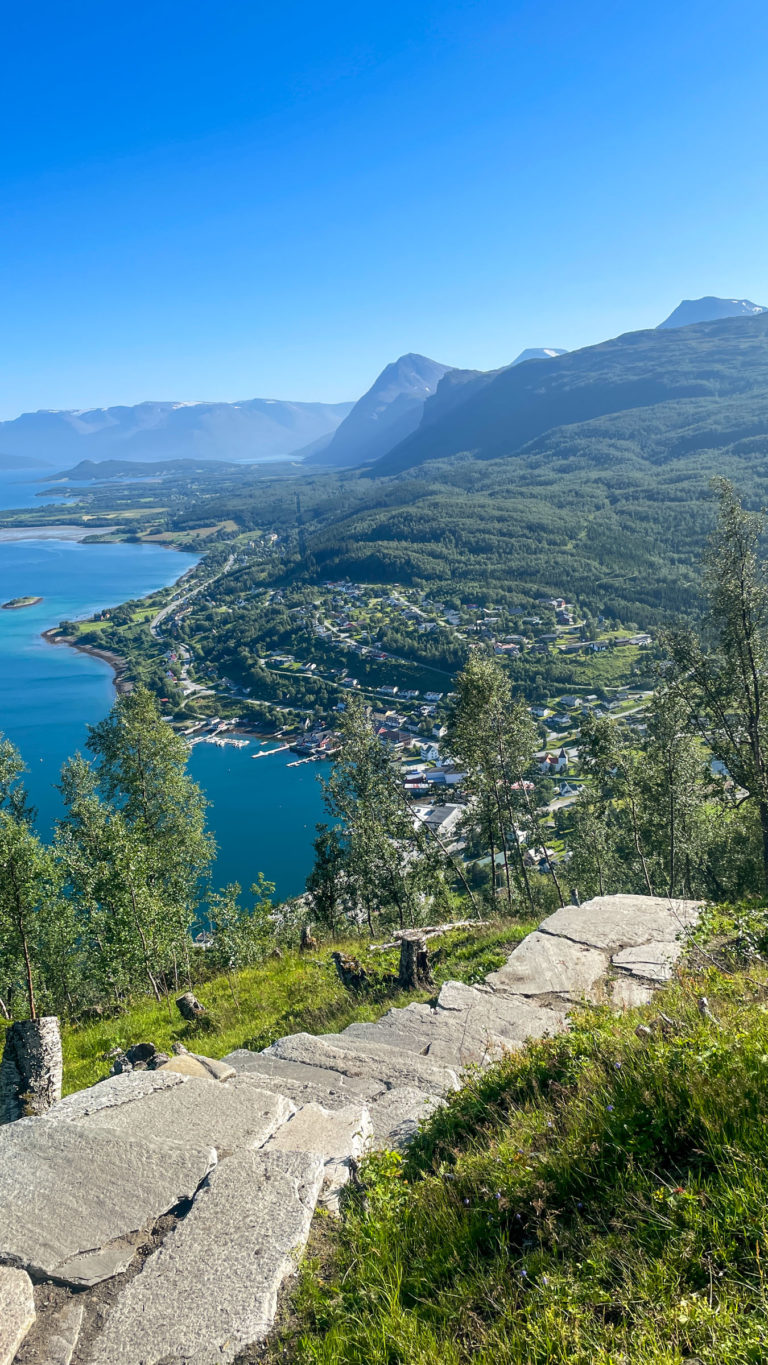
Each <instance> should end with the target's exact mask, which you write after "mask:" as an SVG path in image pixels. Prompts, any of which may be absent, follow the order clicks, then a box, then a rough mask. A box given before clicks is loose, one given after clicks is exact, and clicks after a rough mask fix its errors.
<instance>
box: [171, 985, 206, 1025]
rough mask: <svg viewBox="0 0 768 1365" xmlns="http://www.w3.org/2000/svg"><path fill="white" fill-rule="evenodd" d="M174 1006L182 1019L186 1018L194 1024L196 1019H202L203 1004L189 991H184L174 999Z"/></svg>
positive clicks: (203, 1012)
mask: <svg viewBox="0 0 768 1365" xmlns="http://www.w3.org/2000/svg"><path fill="white" fill-rule="evenodd" d="M176 1008H177V1009H178V1011H179V1014H180V1015H181V1017H182V1019H187V1020H188V1021H189V1023H190V1024H195V1023H196V1022H197V1020H198V1019H202V1017H203V1015H204V1014H205V1013H206V1009H205V1005H201V1004H200V1001H199V1000H198V999H197V996H195V995H193V994H192V992H191V991H185V992H184V994H183V995H180V996H179V998H178V1000H177V1001H176Z"/></svg>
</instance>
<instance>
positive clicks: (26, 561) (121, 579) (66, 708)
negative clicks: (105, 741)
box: [0, 540, 196, 832]
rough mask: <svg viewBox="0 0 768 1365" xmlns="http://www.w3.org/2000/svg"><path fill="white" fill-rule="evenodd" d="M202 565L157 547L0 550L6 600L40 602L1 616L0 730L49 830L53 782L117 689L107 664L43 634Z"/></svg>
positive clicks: (60, 544)
mask: <svg viewBox="0 0 768 1365" xmlns="http://www.w3.org/2000/svg"><path fill="white" fill-rule="evenodd" d="M195 563H196V559H195V556H194V555H183V554H178V553H177V552H176V551H174V550H166V549H162V548H160V547H159V546H156V545H82V544H80V543H79V542H75V541H63V540H20V541H11V542H0V602H7V601H8V600H9V599H10V598H13V597H23V596H26V595H30V596H36V597H37V596H39V597H42V599H43V600H42V602H40V603H38V604H37V605H36V606H32V607H23V608H21V609H20V610H18V611H0V730H3V731H4V732H5V733H6V734H7V736H8V738H9V739H11V740H12V741H13V743H14V744H15V745H17V747H18V748H19V749H20V750H21V753H22V756H23V758H24V761H25V763H26V764H27V768H28V770H29V772H28V784H29V788H30V792H31V796H32V800H33V801H34V804H35V805H36V806H37V808H38V810H39V812H40V824H41V828H42V829H44V830H46V832H47V831H48V830H49V829H50V825H51V822H52V820H53V818H54V816H55V815H56V814H57V813H58V811H59V801H58V796H57V793H56V791H55V790H54V786H53V784H54V783H55V782H56V781H57V780H58V774H59V771H60V769H61V765H62V763H63V762H64V760H65V758H67V757H68V756H69V755H70V754H73V753H74V752H75V750H77V749H80V750H84V746H85V740H86V735H87V729H86V727H87V726H88V725H93V724H94V723H95V722H96V721H99V720H101V718H102V717H103V716H105V715H106V713H107V711H108V710H109V708H110V706H111V705H112V702H113V701H114V697H115V689H114V684H113V674H112V669H111V668H110V667H109V665H108V664H107V663H105V662H104V661H103V660H102V659H95V658H93V657H91V656H90V655H87V654H82V653H80V652H78V651H77V650H74V649H69V648H68V647H67V646H66V645H49V644H48V643H47V642H46V641H45V640H44V639H42V631H44V630H46V629H47V628H48V627H49V626H56V625H58V623H59V622H60V621H63V620H67V619H71V618H74V617H83V616H90V615H91V613H92V612H94V611H98V610H99V609H100V608H102V607H107V606H114V605H116V604H117V603H118V602H124V601H125V600H126V599H127V598H129V597H140V596H142V595H143V594H145V593H148V592H152V591H154V590H155V589H157V588H161V587H163V586H164V585H165V584H168V583H173V582H174V581H175V579H177V578H178V577H179V575H180V574H182V573H183V572H184V570H185V569H188V568H190V567H191V566H192V565H193V564H195Z"/></svg>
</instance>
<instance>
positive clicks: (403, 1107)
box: [369, 1086, 443, 1148]
mask: <svg viewBox="0 0 768 1365" xmlns="http://www.w3.org/2000/svg"><path fill="white" fill-rule="evenodd" d="M442 1103H443V1101H442V1100H441V1099H440V1098H439V1097H438V1096H437V1095H427V1094H425V1093H424V1091H423V1090H415V1089H414V1088H413V1086H403V1087H401V1088H400V1089H397V1090H388V1091H387V1092H386V1094H385V1095H382V1096H381V1098H380V1099H378V1100H374V1102H373V1104H371V1105H370V1108H369V1113H370V1115H371V1122H372V1124H373V1145H374V1147H379V1148H381V1147H406V1146H407V1145H408V1143H409V1142H411V1141H412V1140H413V1138H414V1137H415V1136H416V1134H417V1132H418V1131H419V1124H420V1123H422V1122H423V1120H424V1119H426V1118H428V1117H429V1115H430V1114H431V1113H433V1112H434V1110H435V1109H437V1108H438V1107H439V1106H440V1105H441V1104H442Z"/></svg>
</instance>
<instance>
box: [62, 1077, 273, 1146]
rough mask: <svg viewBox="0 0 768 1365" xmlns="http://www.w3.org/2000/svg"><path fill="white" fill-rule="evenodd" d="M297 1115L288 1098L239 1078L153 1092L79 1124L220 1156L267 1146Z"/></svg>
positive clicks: (206, 1081)
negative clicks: (204, 1149)
mask: <svg viewBox="0 0 768 1365" xmlns="http://www.w3.org/2000/svg"><path fill="white" fill-rule="evenodd" d="M230 1069H231V1068H230ZM149 1074H152V1073H149ZM232 1074H233V1076H234V1075H235V1073H234V1071H233V1072H232ZM294 1112H295V1106H294V1105H293V1104H292V1103H291V1101H290V1100H289V1099H286V1097H285V1096H284V1095H276V1094H274V1093H273V1092H272V1091H269V1090H260V1089H259V1088H258V1086H255V1085H252V1084H249V1083H248V1082H247V1081H246V1082H245V1083H243V1081H242V1079H238V1078H237V1077H235V1079H234V1080H233V1081H231V1082H229V1083H228V1084H227V1085H220V1084H219V1083H218V1082H217V1081H214V1080H210V1079H206V1080H203V1079H199V1080H192V1079H189V1080H188V1081H187V1083H186V1085H179V1086H173V1087H172V1088H170V1089H168V1090H158V1091H155V1093H154V1094H150V1095H146V1096H144V1097H143V1098H142V1099H138V1100H136V1101H134V1103H133V1104H123V1105H121V1106H120V1107H119V1108H118V1109H102V1110H101V1111H100V1113H98V1114H92V1115H90V1116H89V1117H88V1118H84V1119H81V1120H79V1122H80V1123H83V1124H87V1125H88V1126H89V1128H91V1129H92V1130H95V1129H105V1130H108V1131H110V1132H120V1133H122V1134H123V1136H124V1137H126V1138H129V1137H135V1138H140V1139H142V1140H143V1141H146V1142H155V1141H158V1140H159V1141H161V1142H178V1143H182V1144H184V1145H190V1146H196V1147H215V1148H216V1151H217V1153H218V1155H219V1156H220V1157H222V1156H225V1155H226V1154H227V1153H229V1152H233V1151H237V1150H238V1149H239V1148H240V1147H263V1145H264V1143H265V1142H266V1141H267V1140H268V1139H269V1138H270V1137H272V1134H273V1133H275V1132H277V1130H278V1128H280V1126H281V1125H282V1124H283V1123H285V1121H286V1119H288V1118H290V1116H291V1115H292V1114H293V1113H294Z"/></svg>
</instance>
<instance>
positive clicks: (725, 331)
mask: <svg viewBox="0 0 768 1365" xmlns="http://www.w3.org/2000/svg"><path fill="white" fill-rule="evenodd" d="M767 387H768V314H758V315H757V316H756V317H754V318H724V319H720V320H718V321H716V322H703V323H698V324H696V325H694V326H691V327H679V328H673V329H672V330H670V331H664V330H662V331H656V330H654V331H647V332H628V333H626V334H625V335H624V336H620V337H616V338H614V339H613V340H611V341H605V342H602V343H601V344H600V345H598V346H588V347H586V348H585V349H583V350H581V351H572V352H570V353H569V354H566V355H562V356H557V357H555V358H553V359H549V360H546V361H538V360H537V361H529V362H528V363H527V364H524V365H518V366H514V367H513V368H510V369H506V370H503V371H502V372H501V373H500V374H497V375H496V376H495V377H494V378H493V379H492V382H491V383H489V384H485V385H482V386H479V384H478V381H477V380H473V381H472V382H470V383H469V384H468V385H467V389H466V392H467V393H468V395H469V396H468V397H467V398H466V399H465V401H463V402H461V403H458V404H455V405H454V406H452V407H451V408H450V410H449V411H448V412H446V413H445V415H441V416H439V417H436V418H435V419H434V420H432V418H431V411H430V409H431V405H432V404H433V403H434V404H435V409H434V410H435V411H437V405H438V404H440V403H442V400H441V398H440V391H441V388H442V385H440V386H439V387H438V392H437V394H436V395H435V399H434V400H429V401H428V402H427V404H426V405H425V413H424V420H423V422H422V426H421V427H420V428H419V430H418V431H416V432H415V433H414V434H413V436H411V437H409V438H408V439H407V440H406V441H403V442H402V443H401V444H400V445H399V446H397V447H396V449H394V450H392V451H390V453H389V454H388V455H386V456H385V457H384V458H383V459H381V460H379V461H378V463H377V464H376V465H375V466H374V470H375V473H376V474H395V473H398V472H400V471H401V470H403V469H412V468H413V467H414V466H416V465H420V464H423V463H424V462H425V461H426V460H433V459H439V458H444V457H446V456H450V455H455V454H458V453H461V452H471V453H473V454H476V455H479V456H480V457H481V458H484V459H492V458H493V457H494V456H498V455H511V454H512V453H513V452H515V451H517V450H519V449H520V448H521V447H522V446H524V445H525V444H526V443H527V442H529V441H533V440H535V439H536V438H538V437H540V436H542V435H543V434H544V432H546V431H550V430H551V429H552V428H553V427H562V426H566V425H567V426H570V425H572V424H573V423H574V422H587V421H591V420H592V419H594V418H597V417H605V416H606V415H608V414H612V413H624V412H627V411H629V410H632V409H638V408H652V407H654V406H656V405H658V404H665V403H669V402H670V401H672V400H674V402H675V403H678V402H680V401H683V402H687V401H689V400H699V402H700V403H702V404H703V405H704V406H703V408H702V409H701V411H702V413H703V412H704V411H706V410H709V411H711V413H712V415H713V417H715V414H716V413H717V412H718V411H719V407H720V404H721V403H722V401H723V400H726V401H730V400H738V402H737V410H738V424H739V429H741V425H742V423H745V424H746V425H747V427H749V426H750V419H751V417H752V414H751V406H752V399H753V397H754V396H759V395H762V394H765V392H766V388H767ZM455 396H456V395H455V392H454V393H453V394H452V397H453V398H455ZM718 426H719V422H718V421H715V427H716V429H717V427H718ZM762 430H765V427H764V426H763V427H762Z"/></svg>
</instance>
